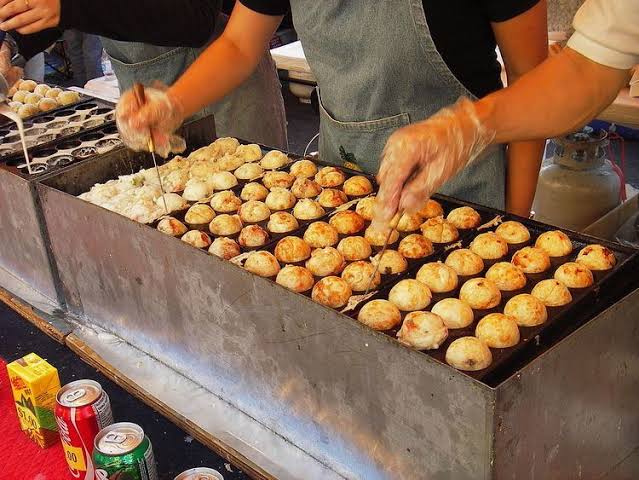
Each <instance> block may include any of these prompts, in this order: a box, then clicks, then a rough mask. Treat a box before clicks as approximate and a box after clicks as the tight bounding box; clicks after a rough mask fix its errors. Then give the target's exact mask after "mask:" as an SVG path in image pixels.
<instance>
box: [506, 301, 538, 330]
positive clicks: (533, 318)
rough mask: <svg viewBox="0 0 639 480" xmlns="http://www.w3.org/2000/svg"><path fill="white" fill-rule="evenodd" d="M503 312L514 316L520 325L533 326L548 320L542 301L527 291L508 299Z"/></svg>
mask: <svg viewBox="0 0 639 480" xmlns="http://www.w3.org/2000/svg"><path fill="white" fill-rule="evenodd" d="M504 313H505V314H506V315H508V316H510V317H512V318H514V319H515V321H516V322H517V325H519V326H520V327H535V326H537V325H541V324H542V323H544V322H545V321H546V320H548V312H547V310H546V306H545V305H544V303H543V302H542V301H541V300H539V299H538V298H537V297H533V296H532V295H530V294H528V293H522V294H520V295H516V296H514V297H513V298H511V299H510V300H508V302H507V303H506V306H505V307H504Z"/></svg>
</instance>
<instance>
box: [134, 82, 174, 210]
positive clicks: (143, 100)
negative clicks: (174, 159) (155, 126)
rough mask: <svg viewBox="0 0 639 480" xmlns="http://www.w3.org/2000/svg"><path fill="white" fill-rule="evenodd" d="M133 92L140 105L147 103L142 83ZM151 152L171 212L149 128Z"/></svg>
mask: <svg viewBox="0 0 639 480" xmlns="http://www.w3.org/2000/svg"><path fill="white" fill-rule="evenodd" d="M133 94H134V95H135V98H136V100H137V102H138V105H139V106H140V107H142V106H143V105H144V104H145V103H146V95H145V94H144V86H143V85H142V84H141V83H134V84H133ZM148 146H149V152H151V157H152V158H153V166H154V167H155V173H157V175H158V182H160V190H161V191H162V202H163V203H164V210H165V211H166V214H167V215H168V214H169V207H168V206H167V204H166V197H165V196H164V185H163V184H162V176H161V175H160V169H159V168H158V162H157V161H156V159H155V144H154V143H153V135H152V133H151V131H150V130H149V145H148Z"/></svg>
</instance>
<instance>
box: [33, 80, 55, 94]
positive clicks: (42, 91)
mask: <svg viewBox="0 0 639 480" xmlns="http://www.w3.org/2000/svg"><path fill="white" fill-rule="evenodd" d="M50 89H51V87H50V86H49V85H47V84H46V83H41V84H40V85H37V86H36V87H35V88H34V89H33V93H37V94H38V95H40V96H42V97H44V96H45V95H46V94H47V92H48V91H49V90H50Z"/></svg>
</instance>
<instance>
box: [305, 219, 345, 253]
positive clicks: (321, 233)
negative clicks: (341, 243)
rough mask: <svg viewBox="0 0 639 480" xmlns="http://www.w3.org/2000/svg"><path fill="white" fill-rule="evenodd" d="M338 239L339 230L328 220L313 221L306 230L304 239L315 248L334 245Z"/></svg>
mask: <svg viewBox="0 0 639 480" xmlns="http://www.w3.org/2000/svg"><path fill="white" fill-rule="evenodd" d="M338 240H339V234H338V233H337V230H335V228H334V227H333V226H331V225H329V224H328V223H326V222H313V223H311V224H310V225H309V226H308V228H307V229H306V232H304V241H305V242H306V243H308V244H309V245H310V246H311V247H313V248H324V247H332V246H334V245H336V244H337V242H338Z"/></svg>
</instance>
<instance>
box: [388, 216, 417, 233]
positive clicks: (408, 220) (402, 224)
mask: <svg viewBox="0 0 639 480" xmlns="http://www.w3.org/2000/svg"><path fill="white" fill-rule="evenodd" d="M396 220H397V217H395V218H394V219H393V222H392V224H393V225H394V224H395V221H396ZM422 222H423V221H422V217H420V216H419V215H418V214H416V213H405V214H404V215H402V217H401V218H400V219H399V222H397V231H398V232H405V233H410V232H416V231H417V230H419V227H420V226H421V224H422Z"/></svg>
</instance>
